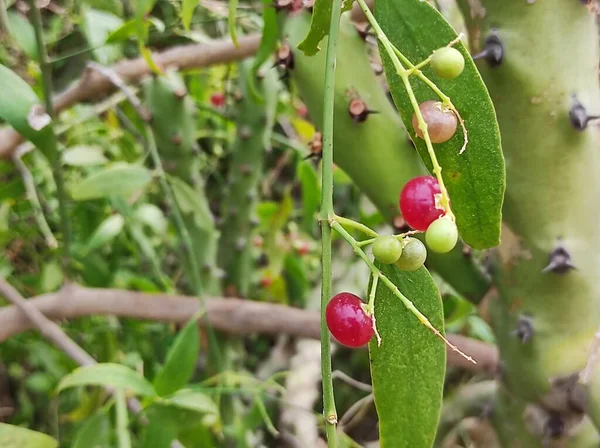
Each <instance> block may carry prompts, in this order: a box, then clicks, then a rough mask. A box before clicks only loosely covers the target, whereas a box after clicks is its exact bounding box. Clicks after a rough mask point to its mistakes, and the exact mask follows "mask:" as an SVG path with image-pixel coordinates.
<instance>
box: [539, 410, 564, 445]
mask: <svg viewBox="0 0 600 448" xmlns="http://www.w3.org/2000/svg"><path fill="white" fill-rule="evenodd" d="M564 433H565V421H564V420H563V418H562V417H561V416H560V414H557V413H554V412H553V413H551V414H550V415H549V416H548V419H547V420H546V424H545V428H544V435H545V436H546V437H549V438H551V439H558V438H559V437H561V436H562V435H563V434H564Z"/></svg>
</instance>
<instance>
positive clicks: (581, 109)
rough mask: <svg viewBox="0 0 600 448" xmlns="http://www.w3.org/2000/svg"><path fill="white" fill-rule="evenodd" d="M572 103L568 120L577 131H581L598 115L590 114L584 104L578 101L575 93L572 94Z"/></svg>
mask: <svg viewBox="0 0 600 448" xmlns="http://www.w3.org/2000/svg"><path fill="white" fill-rule="evenodd" d="M572 98H573V105H572V106H571V109H569V121H570V122H571V125H572V126H573V127H574V128H575V129H576V130H577V131H583V130H585V128H587V125H588V123H589V122H590V121H592V120H597V119H598V118H600V116H590V115H588V113H587V110H586V109H585V106H584V105H583V104H581V103H580V102H579V100H578V99H577V96H576V95H573V97H572Z"/></svg>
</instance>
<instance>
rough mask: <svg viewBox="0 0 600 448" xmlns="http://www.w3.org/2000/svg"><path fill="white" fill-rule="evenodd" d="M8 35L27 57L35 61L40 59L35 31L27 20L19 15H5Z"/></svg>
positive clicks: (11, 12)
mask: <svg viewBox="0 0 600 448" xmlns="http://www.w3.org/2000/svg"><path fill="white" fill-rule="evenodd" d="M7 17H8V25H9V27H10V35H11V36H12V37H13V39H14V40H15V42H16V43H17V45H18V46H19V47H21V49H22V50H23V51H24V52H25V54H26V55H27V56H29V57H30V58H31V59H35V60H36V61H37V60H39V58H40V53H39V50H38V46H37V41H36V40H35V30H34V29H33V26H32V25H31V23H29V20H27V19H26V18H25V17H23V16H22V15H21V14H19V13H15V12H13V11H9V12H8V13H7Z"/></svg>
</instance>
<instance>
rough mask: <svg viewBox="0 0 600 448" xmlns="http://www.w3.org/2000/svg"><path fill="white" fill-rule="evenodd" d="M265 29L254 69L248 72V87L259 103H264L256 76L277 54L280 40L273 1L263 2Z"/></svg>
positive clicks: (266, 0)
mask: <svg viewBox="0 0 600 448" xmlns="http://www.w3.org/2000/svg"><path fill="white" fill-rule="evenodd" d="M262 4H263V29H262V36H261V39H260V45H259V46H258V51H257V52H256V55H255V56H254V61H253V62H252V69H251V70H250V71H249V72H248V75H247V76H248V86H249V88H250V92H251V94H252V95H253V96H254V97H255V98H256V100H257V101H262V95H261V93H260V92H259V91H258V88H257V86H256V74H257V72H258V69H259V68H260V67H261V65H263V64H264V63H265V61H266V60H267V59H269V58H270V57H271V55H272V54H273V53H274V52H275V48H276V47H277V41H278V39H279V27H278V24H277V11H276V10H275V8H273V2H272V0H263V1H262Z"/></svg>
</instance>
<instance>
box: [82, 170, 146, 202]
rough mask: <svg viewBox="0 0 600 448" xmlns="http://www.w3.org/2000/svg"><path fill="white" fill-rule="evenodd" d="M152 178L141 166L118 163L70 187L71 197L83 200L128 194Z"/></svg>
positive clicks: (142, 186)
mask: <svg viewBox="0 0 600 448" xmlns="http://www.w3.org/2000/svg"><path fill="white" fill-rule="evenodd" d="M151 180H152V174H151V173H150V171H149V170H148V169H146V168H144V167H142V166H137V165H130V164H126V163H119V164H115V165H113V166H110V167H108V168H105V169H102V170H100V171H97V172H95V173H94V174H91V175H90V176H89V177H87V178H85V179H84V180H83V181H82V182H80V183H79V184H78V185H76V186H75V187H73V188H72V190H71V194H72V196H73V199H75V200H77V201H84V200H87V199H98V198H105V197H109V196H128V195H130V194H132V193H135V192H137V191H140V190H142V189H143V188H144V187H145V186H146V185H147V184H148V183H149V182H150V181H151Z"/></svg>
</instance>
